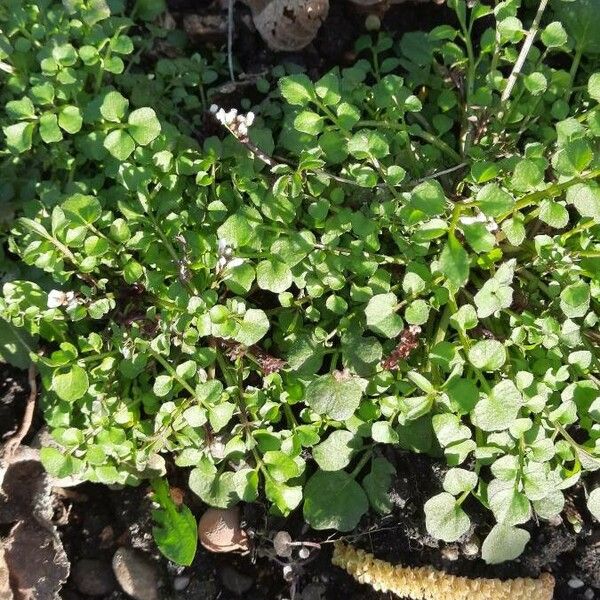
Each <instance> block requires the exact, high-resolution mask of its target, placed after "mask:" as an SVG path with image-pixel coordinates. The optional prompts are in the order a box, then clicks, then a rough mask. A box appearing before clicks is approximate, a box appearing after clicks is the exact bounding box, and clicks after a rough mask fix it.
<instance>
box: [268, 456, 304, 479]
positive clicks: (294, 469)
mask: <svg viewBox="0 0 600 600" xmlns="http://www.w3.org/2000/svg"><path fill="white" fill-rule="evenodd" d="M263 462H264V464H265V466H266V468H267V471H268V472H269V475H270V476H271V477H272V478H273V479H274V480H275V481H277V482H278V483H285V482H286V481H288V479H294V477H298V476H299V475H300V473H301V469H300V467H299V465H298V463H297V462H296V461H295V460H294V459H293V458H291V457H290V456H288V455H287V454H286V453H285V452H281V451H280V450H269V451H267V452H265V453H264V454H263Z"/></svg>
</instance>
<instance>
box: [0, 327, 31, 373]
mask: <svg viewBox="0 0 600 600" xmlns="http://www.w3.org/2000/svg"><path fill="white" fill-rule="evenodd" d="M36 346H37V344H36V341H35V339H34V338H33V337H32V336H31V335H29V334H28V333H27V332H26V331H25V330H23V329H17V328H15V327H14V326H13V325H11V324H10V323H8V322H7V321H5V320H4V319H2V318H0V362H2V361H3V362H7V363H8V364H10V365H12V366H13V367H17V368H19V369H27V368H28V367H29V365H30V364H31V359H30V358H29V348H31V350H32V351H35V349H36Z"/></svg>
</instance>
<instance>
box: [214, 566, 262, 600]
mask: <svg viewBox="0 0 600 600" xmlns="http://www.w3.org/2000/svg"><path fill="white" fill-rule="evenodd" d="M220 574H221V581H222V582H223V585H224V586H225V587H226V588H227V589H228V590H229V591H230V592H233V593H234V594H237V595H238V596H241V595H243V594H245V593H246V592H247V591H248V590H249V589H250V588H251V587H252V586H253V585H254V579H252V577H250V576H248V575H244V574H243V573H240V572H239V571H238V570H237V569H234V568H233V567H230V566H229V565H226V566H224V567H223V568H222V569H221V573H220Z"/></svg>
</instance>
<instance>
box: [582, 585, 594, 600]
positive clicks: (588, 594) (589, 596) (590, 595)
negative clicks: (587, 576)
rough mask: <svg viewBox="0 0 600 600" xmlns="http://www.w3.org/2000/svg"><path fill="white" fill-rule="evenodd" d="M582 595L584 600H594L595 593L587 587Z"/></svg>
mask: <svg viewBox="0 0 600 600" xmlns="http://www.w3.org/2000/svg"><path fill="white" fill-rule="evenodd" d="M583 597H584V598H585V600H594V598H595V597H596V595H595V594H594V590H593V589H592V588H588V589H587V590H585V593H584V594H583Z"/></svg>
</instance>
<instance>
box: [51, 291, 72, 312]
mask: <svg viewBox="0 0 600 600" xmlns="http://www.w3.org/2000/svg"><path fill="white" fill-rule="evenodd" d="M77 304H78V302H77V298H76V297H75V292H61V291H60V290H51V291H50V293H49V294H48V308H59V307H61V306H66V307H67V308H75V307H76V306H77Z"/></svg>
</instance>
